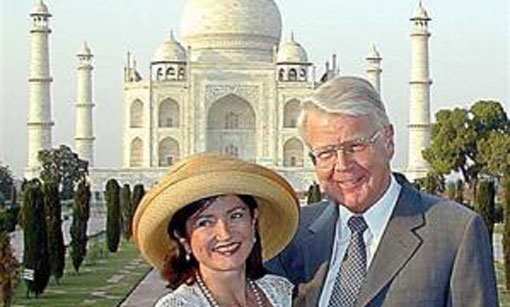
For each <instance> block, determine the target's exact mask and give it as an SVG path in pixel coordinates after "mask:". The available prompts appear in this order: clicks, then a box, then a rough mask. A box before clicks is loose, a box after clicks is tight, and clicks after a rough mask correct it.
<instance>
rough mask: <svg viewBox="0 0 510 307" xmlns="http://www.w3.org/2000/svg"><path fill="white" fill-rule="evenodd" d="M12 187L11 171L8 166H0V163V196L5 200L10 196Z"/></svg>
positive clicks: (0, 164)
mask: <svg viewBox="0 0 510 307" xmlns="http://www.w3.org/2000/svg"><path fill="white" fill-rule="evenodd" d="M13 187H14V180H13V177H12V173H11V170H10V169H9V167H8V166H6V165H2V163H1V162H0V194H2V195H3V197H4V198H5V199H7V198H8V197H10V196H11V195H12V188H13Z"/></svg>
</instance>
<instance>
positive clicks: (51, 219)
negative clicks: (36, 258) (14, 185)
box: [43, 181, 66, 285]
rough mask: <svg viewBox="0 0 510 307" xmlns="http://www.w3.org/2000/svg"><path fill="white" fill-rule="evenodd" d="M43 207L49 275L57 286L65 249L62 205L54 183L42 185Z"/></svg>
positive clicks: (63, 264)
mask: <svg viewBox="0 0 510 307" xmlns="http://www.w3.org/2000/svg"><path fill="white" fill-rule="evenodd" d="M43 193H44V207H45V210H46V227H47V229H48V247H49V249H48V251H49V261H50V269H51V275H53V277H54V278H55V281H56V283H57V285H58V284H59V281H60V278H62V276H63V275H64V267H65V256H66V247H65V245H64V234H63V233H62V205H61V203H60V193H59V191H58V185H57V184H56V183H55V182H51V181H50V182H47V183H44V184H43Z"/></svg>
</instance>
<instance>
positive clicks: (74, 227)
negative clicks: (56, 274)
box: [69, 180, 91, 274]
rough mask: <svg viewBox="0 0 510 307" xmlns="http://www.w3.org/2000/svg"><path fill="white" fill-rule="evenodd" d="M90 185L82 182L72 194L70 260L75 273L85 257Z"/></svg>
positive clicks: (78, 270)
mask: <svg viewBox="0 0 510 307" xmlns="http://www.w3.org/2000/svg"><path fill="white" fill-rule="evenodd" d="M90 197H91V193H90V185H89V184H88V183H87V182H86V181H85V180H82V181H80V182H79V183H78V188H77V189H76V193H75V194H74V205H73V221H72V224H71V230H70V232H71V243H70V244H69V245H70V247H71V252H70V254H71V259H72V261H73V267H74V270H75V272H76V273H78V274H79V272H80V266H81V264H82V262H83V259H85V256H86V255H87V223H88V220H89V217H90Z"/></svg>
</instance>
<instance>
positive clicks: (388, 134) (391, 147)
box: [384, 124, 395, 158]
mask: <svg viewBox="0 0 510 307" xmlns="http://www.w3.org/2000/svg"><path fill="white" fill-rule="evenodd" d="M384 146H385V147H386V149H388V153H389V157H390V158H392V157H393V155H394V154H395V132H394V129H393V125H391V124H390V125H388V126H386V128H384Z"/></svg>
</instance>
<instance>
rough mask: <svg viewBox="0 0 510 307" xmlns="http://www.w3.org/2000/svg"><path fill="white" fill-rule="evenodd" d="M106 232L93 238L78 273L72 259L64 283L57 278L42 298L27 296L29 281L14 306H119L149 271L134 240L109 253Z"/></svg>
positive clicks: (23, 285) (22, 285) (16, 298)
mask: <svg viewBox="0 0 510 307" xmlns="http://www.w3.org/2000/svg"><path fill="white" fill-rule="evenodd" d="M104 240H105V238H104V235H102V236H99V237H96V238H92V239H91V240H90V241H89V251H88V255H87V258H86V259H85V261H84V263H83V264H82V266H81V268H80V274H76V273H75V272H74V269H73V268H72V264H71V259H70V258H67V259H66V269H65V272H64V276H63V278H62V279H61V280H60V285H57V284H56V283H55V281H54V279H53V277H52V278H51V280H50V283H49V285H48V287H47V288H46V290H45V291H44V293H43V294H42V295H41V296H40V297H39V298H37V299H36V298H34V297H33V296H31V298H29V299H27V298H26V284H25V282H24V281H22V282H21V283H20V284H19V286H18V288H17V289H16V296H15V299H14V304H13V306H38V307H39V306H41V307H44V306H48V307H49V306H51V307H54V306H55V307H56V306H94V307H96V306H116V305H117V304H118V303H119V302H120V301H122V300H123V299H124V297H125V296H126V295H127V294H128V293H129V292H130V291H131V289H132V288H133V287H134V286H135V285H136V284H137V283H138V281H140V280H141V279H142V278H143V277H144V276H145V275H146V274H147V272H148V271H149V266H148V265H147V264H146V263H145V262H144V261H143V260H142V259H140V257H139V256H138V255H137V252H136V249H135V246H134V245H133V243H131V242H126V241H123V240H122V242H121V245H120V246H119V250H118V251H117V252H116V253H109V252H107V249H106V243H105V242H104Z"/></svg>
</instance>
